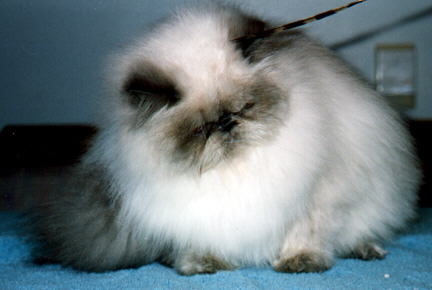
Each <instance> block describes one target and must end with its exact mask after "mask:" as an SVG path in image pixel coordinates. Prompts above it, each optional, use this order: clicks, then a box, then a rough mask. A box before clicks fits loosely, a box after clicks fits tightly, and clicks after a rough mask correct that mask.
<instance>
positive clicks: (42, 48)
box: [0, 0, 432, 128]
mask: <svg viewBox="0 0 432 290" xmlns="http://www.w3.org/2000/svg"><path fill="white" fill-rule="evenodd" d="M349 1H350V0H346V1H345V0H326V1H316V0H251V1H240V0H239V1H235V0H232V2H235V3H246V4H245V6H246V7H249V8H251V10H253V11H256V12H257V13H258V14H259V15H262V16H264V17H267V18H270V19H276V20H277V21H278V22H280V23H284V22H288V21H291V20H295V19H297V18H302V17H306V16H310V15H312V14H315V13H318V12H321V11H323V10H327V9H330V8H333V7H337V6H339V5H342V4H345V3H347V2H349ZM180 2H181V1H173V0H171V1H170V0H159V1H150V0H128V1H120V0H74V1H69V0H38V1H28V0H2V1H0V90H1V91H0V128H1V127H3V126H4V125H6V124H45V123H49V124H51V123H94V122H95V121H96V120H97V118H98V117H97V115H98V114H97V105H96V99H97V97H98V96H99V95H100V94H101V93H102V88H103V83H104V80H103V73H102V72H103V68H104V64H105V60H106V58H107V56H109V55H110V54H111V53H113V52H116V51H118V50H119V49H121V48H122V47H124V46H125V45H127V44H128V43H129V42H130V41H131V40H133V39H134V37H135V36H136V35H139V34H140V32H142V31H144V30H145V29H146V27H148V25H149V24H150V23H153V22H155V21H156V20H158V19H160V18H161V17H163V16H165V15H166V14H167V12H168V11H170V10H171V9H173V8H174V7H175V6H177V5H179V4H181V3H180ZM430 7H432V0H410V1H407V0H369V1H368V2H366V3H364V4H361V5H359V6H356V7H354V8H352V9H350V10H347V11H344V12H341V13H340V14H338V15H336V16H333V17H330V18H328V19H325V20H322V21H320V22H316V23H313V24H310V25H308V26H307V31H308V32H309V33H310V34H311V35H313V36H314V37H316V38H318V39H319V40H321V41H322V42H324V43H325V44H328V45H335V44H338V43H341V42H344V41H347V40H349V39H352V38H355V37H356V36H359V35H363V34H364V33H370V35H369V36H368V37H367V38H366V39H364V40H363V41H360V42H353V43H351V44H350V45H347V46H344V47H340V48H339V50H338V52H339V53H340V55H341V56H342V57H343V58H345V59H346V60H347V61H348V62H350V63H351V64H352V65H353V66H354V67H356V68H357V69H358V70H359V71H360V72H361V73H363V74H364V75H365V76H366V78H368V79H370V80H372V78H373V73H374V47H375V45H376V44H377V43H383V42H389V43H394V42H397V43H398V42H413V43H414V44H415V45H416V46H417V49H418V59H419V66H418V95H417V107H416V108H414V109H412V110H409V111H408V112H407V113H408V114H409V115H410V116H411V117H413V118H418V119H421V118H432V79H431V76H432V54H431V51H432V14H427V15H425V16H423V17H420V18H417V19H416V20H414V21H410V22H407V23H402V24H398V25H390V26H387V25H389V24H393V23H396V22H398V21H399V20H401V19H403V18H404V17H407V16H409V15H412V14H416V13H418V12H420V11H425V9H427V8H430ZM383 28H386V29H385V31H383V32H381V33H377V32H379V30H380V29H383Z"/></svg>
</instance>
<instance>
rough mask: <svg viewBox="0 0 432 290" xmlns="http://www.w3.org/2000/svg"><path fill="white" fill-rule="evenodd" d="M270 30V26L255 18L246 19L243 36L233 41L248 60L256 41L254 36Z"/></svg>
mask: <svg viewBox="0 0 432 290" xmlns="http://www.w3.org/2000/svg"><path fill="white" fill-rule="evenodd" d="M267 28H268V24H267V23H266V22H264V21H262V20H261V19H258V18H255V17H246V18H245V21H244V23H243V29H241V30H242V35H239V36H238V37H235V38H233V39H232V41H233V42H234V44H235V45H236V47H237V48H238V49H239V50H240V51H241V52H242V54H243V56H244V57H245V58H247V57H248V56H249V55H250V53H251V47H252V46H253V44H254V43H255V41H256V38H255V37H254V36H256V35H260V34H262V33H263V32H264V31H265V30H266V29H267Z"/></svg>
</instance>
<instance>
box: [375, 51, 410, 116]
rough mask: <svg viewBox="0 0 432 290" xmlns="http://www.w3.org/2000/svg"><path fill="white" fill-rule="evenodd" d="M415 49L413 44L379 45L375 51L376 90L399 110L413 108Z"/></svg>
mask: <svg viewBox="0 0 432 290" xmlns="http://www.w3.org/2000/svg"><path fill="white" fill-rule="evenodd" d="M415 75H416V49H415V46H414V45H413V44H409V43H406V44H379V45H377V46H376V49H375V83H376V89H377V91H378V92H380V93H381V94H382V95H384V96H385V97H386V98H387V99H388V100H389V101H390V103H392V104H393V105H394V106H396V107H398V108H401V109H408V108H413V107H414V106H415V95H416V89H415V81H416V78H415Z"/></svg>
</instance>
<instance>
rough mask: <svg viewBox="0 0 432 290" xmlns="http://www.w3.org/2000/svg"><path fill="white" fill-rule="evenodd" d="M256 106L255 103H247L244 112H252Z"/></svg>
mask: <svg viewBox="0 0 432 290" xmlns="http://www.w3.org/2000/svg"><path fill="white" fill-rule="evenodd" d="M254 106H255V103H254V102H247V103H246V104H245V105H244V107H243V110H250V109H252V108H253V107H254Z"/></svg>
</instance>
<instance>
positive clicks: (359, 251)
mask: <svg viewBox="0 0 432 290" xmlns="http://www.w3.org/2000/svg"><path fill="white" fill-rule="evenodd" d="M386 254H387V251H386V250H384V249H383V248H381V247H380V246H379V245H378V244H376V243H363V244H360V245H358V246H357V247H356V248H355V249H354V250H353V251H352V253H350V254H349V255H348V256H347V257H348V258H354V259H361V260H365V261H371V260H381V259H384V257H385V256H386Z"/></svg>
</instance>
